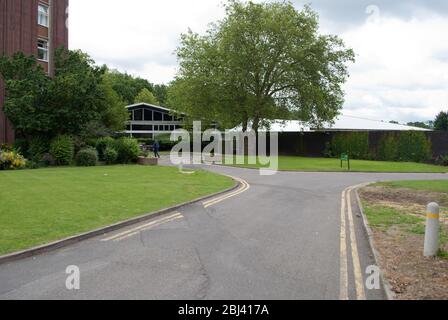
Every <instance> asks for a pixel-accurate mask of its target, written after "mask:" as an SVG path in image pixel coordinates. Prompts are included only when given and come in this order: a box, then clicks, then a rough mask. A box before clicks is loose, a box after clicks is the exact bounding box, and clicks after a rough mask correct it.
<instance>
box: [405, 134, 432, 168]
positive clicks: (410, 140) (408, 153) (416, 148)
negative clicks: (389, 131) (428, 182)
mask: <svg viewBox="0 0 448 320" xmlns="http://www.w3.org/2000/svg"><path fill="white" fill-rule="evenodd" d="M431 149H432V146H431V142H430V140H429V139H428V138H427V137H426V134H425V133H424V132H420V131H403V132H400V134H399V138H398V157H399V160H400V161H412V162H424V161H428V160H429V159H431V156H432V155H431Z"/></svg>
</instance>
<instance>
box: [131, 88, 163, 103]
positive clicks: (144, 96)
mask: <svg viewBox="0 0 448 320" xmlns="http://www.w3.org/2000/svg"><path fill="white" fill-rule="evenodd" d="M142 102H144V103H149V104H155V105H158V104H159V101H157V99H156V97H154V95H153V94H152V92H151V91H149V90H148V89H146V88H144V89H142V90H141V91H140V92H139V94H138V95H137V96H136V97H135V99H134V103H142Z"/></svg>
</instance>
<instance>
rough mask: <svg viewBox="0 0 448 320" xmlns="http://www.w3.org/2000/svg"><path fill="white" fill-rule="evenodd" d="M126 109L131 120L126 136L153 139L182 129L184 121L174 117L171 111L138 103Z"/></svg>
mask: <svg viewBox="0 0 448 320" xmlns="http://www.w3.org/2000/svg"><path fill="white" fill-rule="evenodd" d="M126 108H127V109H128V112H129V118H130V120H129V122H128V124H127V128H126V134H128V135H130V136H131V137H135V138H150V139H153V138H155V137H156V136H157V135H160V134H164V133H171V132H173V131H174V130H177V129H181V128H182V123H183V122H182V119H180V118H178V117H176V116H174V115H173V114H172V111H171V110H170V109H167V108H163V107H159V106H155V105H152V104H147V103H137V104H133V105H130V106H127V107H126Z"/></svg>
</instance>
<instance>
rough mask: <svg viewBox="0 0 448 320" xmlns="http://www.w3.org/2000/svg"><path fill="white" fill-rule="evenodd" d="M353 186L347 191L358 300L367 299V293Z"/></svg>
mask: <svg viewBox="0 0 448 320" xmlns="http://www.w3.org/2000/svg"><path fill="white" fill-rule="evenodd" d="M353 189H354V188H351V189H350V190H348V192H347V208H348V221H349V225H350V241H351V248H352V260H353V272H354V274H355V284H356V286H355V287H356V298H357V299H358V300H365V299H366V294H365V291H364V281H363V276H362V271H361V263H360V260H359V254H358V244H357V241H356V233H355V225H354V223H353V212H352V202H351V195H350V193H351V191H352V190H353Z"/></svg>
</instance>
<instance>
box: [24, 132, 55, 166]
mask: <svg viewBox="0 0 448 320" xmlns="http://www.w3.org/2000/svg"><path fill="white" fill-rule="evenodd" d="M49 149H50V144H49V141H48V139H47V138H46V137H44V136H34V137H32V138H31V139H30V142H29V147H28V156H29V158H30V159H32V160H33V161H40V160H41V159H42V157H43V155H44V154H45V153H47V152H48V151H49Z"/></svg>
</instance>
